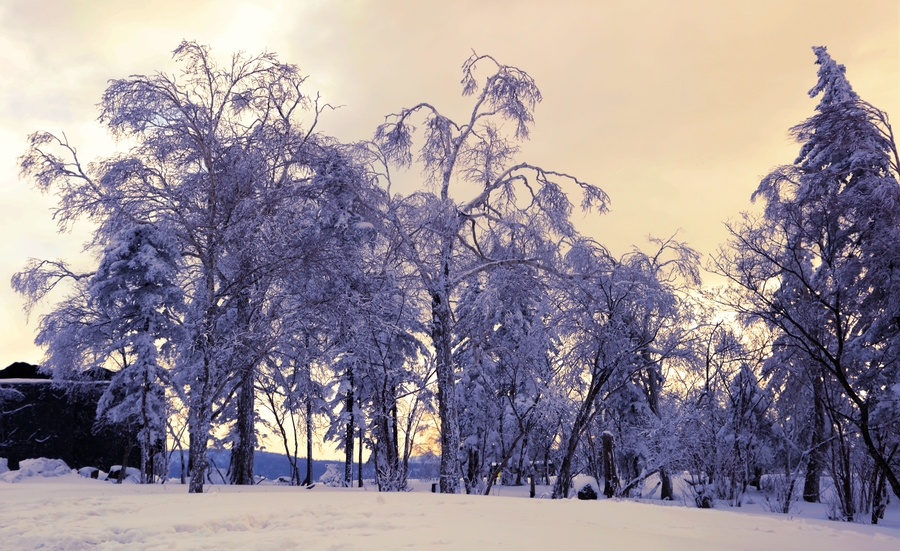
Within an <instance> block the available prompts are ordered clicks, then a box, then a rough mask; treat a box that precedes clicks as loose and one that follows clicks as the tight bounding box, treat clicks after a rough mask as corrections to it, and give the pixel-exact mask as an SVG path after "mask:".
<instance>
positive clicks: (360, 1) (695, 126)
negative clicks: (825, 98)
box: [0, 0, 900, 367]
mask: <svg viewBox="0 0 900 551" xmlns="http://www.w3.org/2000/svg"><path fill="white" fill-rule="evenodd" d="M122 4H130V3H127V2H115V1H98V0H83V1H69V2H61V1H50V0H21V1H20V0H4V1H3V2H2V3H0V74H2V75H3V78H2V79H0V205H2V208H3V211H2V216H0V327H2V328H3V331H2V332H0V367H2V366H5V365H7V364H9V363H11V362H13V361H17V360H23V361H30V362H38V361H40V358H41V352H40V351H39V350H38V349H36V348H35V347H34V345H32V344H31V341H32V340H33V333H34V327H35V322H36V319H35V318H36V317H37V315H39V312H38V313H37V314H35V315H33V316H32V319H31V321H30V323H29V324H27V325H26V323H25V317H24V315H23V314H22V312H21V299H20V298H19V297H18V296H16V295H15V294H14V293H13V292H12V291H11V290H10V289H9V287H8V283H7V282H8V281H9V277H10V276H11V275H12V273H13V272H15V271H16V270H18V269H20V268H21V266H22V265H23V264H24V263H25V261H26V259H27V258H28V257H44V258H46V257H50V258H55V257H63V258H68V259H70V260H75V261H76V263H78V262H79V261H80V262H81V264H82V265H84V266H89V259H84V258H81V259H80V260H79V256H80V255H81V243H83V242H84V240H85V235H86V234H85V232H86V231H88V230H89V229H90V228H89V227H88V226H87V225H86V224H81V225H79V226H78V227H76V230H75V232H73V233H72V234H66V235H58V234H56V233H55V226H54V223H53V222H52V220H50V215H49V211H48V208H49V207H50V206H51V205H52V204H53V201H52V198H50V197H42V196H40V195H39V194H38V193H37V192H35V191H33V190H31V189H30V186H29V184H28V183H26V182H21V181H19V180H18V178H17V170H16V167H15V160H16V157H17V156H18V155H20V154H21V153H22V152H23V150H24V148H25V136H26V135H27V134H28V133H29V132H32V131H34V130H37V129H42V130H49V131H51V132H62V131H65V132H66V133H67V135H68V136H69V138H70V140H71V141H72V143H73V144H75V145H76V146H77V147H78V149H79V153H80V154H81V155H82V156H83V157H84V158H86V159H93V158H94V157H96V156H98V155H102V154H106V153H109V152H111V151H112V150H113V149H112V148H113V147H114V144H113V143H112V142H111V141H110V140H109V139H108V138H107V137H106V136H105V134H104V132H103V129H102V128H100V127H99V125H98V124H97V123H96V116H97V110H96V106H95V105H96V103H97V101H99V99H100V95H101V93H102V91H103V89H104V87H105V85H106V81H107V80H108V79H111V78H120V77H124V76H127V75H128V74H132V73H147V72H152V71H154V70H166V71H172V70H173V69H174V65H173V64H172V62H171V61H170V52H171V50H172V49H173V48H174V47H175V46H176V45H177V44H178V42H179V41H180V40H181V39H182V38H187V39H194V40H197V41H198V42H201V43H205V44H209V45H211V46H212V47H213V49H214V55H215V54H218V55H219V56H223V57H224V56H228V55H229V54H230V53H231V52H233V51H234V50H238V49H242V50H246V51H248V52H251V53H254V52H259V51H261V50H262V49H269V50H271V51H275V52H277V53H278V54H279V55H280V57H281V59H282V60H284V61H288V62H292V63H296V64H298V65H299V66H300V67H301V68H302V70H303V71H304V72H305V73H306V74H308V75H310V78H309V80H308V84H309V87H308V91H309V92H311V93H314V92H315V91H319V92H321V93H322V95H323V97H324V99H325V100H327V101H329V102H331V103H333V104H339V105H342V106H343V107H341V108H340V109H339V110H338V111H336V112H334V113H331V114H328V115H327V116H326V118H325V120H324V122H323V124H322V126H321V129H322V130H323V131H325V132H327V133H329V134H333V135H335V136H337V137H338V138H341V139H344V140H348V141H349V140H358V139H365V138H368V137H371V134H372V131H373V130H374V128H375V126H377V125H378V124H379V123H380V122H381V121H382V120H383V116H384V115H385V114H387V113H390V112H392V111H396V110H397V109H399V108H400V107H403V106H408V105H410V104H412V103H414V102H418V101H426V100H427V101H429V102H431V103H433V104H434V105H436V106H437V107H438V108H439V109H441V110H442V111H443V112H444V113H445V114H447V115H449V116H451V118H455V117H460V118H461V117H462V116H464V114H465V109H466V105H467V101H466V99H464V98H461V97H460V95H459V92H460V85H459V79H460V72H459V67H460V65H461V63H462V62H463V61H464V60H465V59H466V58H467V57H468V55H469V54H470V53H471V51H472V49H474V50H476V51H477V52H479V53H490V54H492V55H493V56H494V57H496V58H497V59H498V60H500V61H501V62H503V63H507V64H511V65H516V66H518V67H519V68H521V69H523V70H525V71H527V72H528V73H530V74H531V75H532V76H533V77H534V78H535V79H536V81H537V83H538V86H539V87H540V88H541V91H542V93H543V96H544V101H543V103H542V104H541V105H539V106H538V110H537V113H536V125H535V128H534V132H533V134H532V140H531V142H529V143H527V144H525V145H524V147H523V151H522V155H521V159H522V160H527V161H529V162H531V163H535V164H541V165H543V166H545V167H546V168H551V169H554V170H561V171H565V172H568V173H571V174H574V175H577V176H578V177H579V178H580V179H582V180H585V181H589V182H591V183H594V184H597V185H599V186H600V187H602V188H603V189H604V190H605V191H606V192H607V193H609V195H610V196H611V198H612V205H611V209H612V211H611V212H610V213H609V214H607V215H604V216H602V217H598V216H597V215H595V214H594V215H588V216H587V217H584V218H582V217H581V216H580V215H577V217H578V218H579V220H580V222H579V226H580V228H581V229H582V230H583V231H584V232H587V233H590V234H591V235H593V236H594V237H596V238H597V239H598V240H599V241H601V242H602V243H604V244H606V245H607V246H608V247H609V248H610V249H611V250H612V251H613V252H615V253H618V254H620V253H622V252H624V251H626V250H628V249H629V248H630V247H631V246H632V245H638V246H644V245H645V244H646V240H645V237H646V236H647V235H648V234H652V235H655V236H660V237H667V236H669V235H671V234H673V233H674V232H676V231H679V230H680V231H681V233H680V237H681V238H682V239H683V240H685V241H687V242H688V243H689V244H690V245H692V246H693V247H694V248H696V249H697V250H699V251H700V252H701V253H704V254H710V253H712V252H714V251H715V249H716V247H717V246H718V245H719V244H720V243H721V242H722V241H724V240H725V238H726V234H725V231H724V228H723V225H722V222H723V221H725V220H727V219H729V218H733V217H735V216H737V215H738V214H739V212H740V211H741V210H745V209H748V208H750V207H751V205H750V202H749V197H750V193H751V192H752V191H753V190H754V189H755V187H756V184H757V182H758V181H759V178H760V177H761V176H762V175H763V174H765V173H766V172H768V170H769V169H770V168H772V167H773V166H775V165H777V164H782V163H788V162H791V161H792V160H793V158H794V156H795V155H796V153H797V146H796V145H795V144H792V143H791V142H790V140H789V138H788V136H787V129H788V128H789V127H790V126H792V125H793V124H796V123H798V122H800V121H801V120H802V119H804V118H805V117H807V116H809V115H811V114H812V109H813V107H814V106H815V103H816V102H815V101H814V100H810V99H809V98H808V97H807V96H806V91H807V90H808V89H809V88H811V87H812V86H813V84H814V83H815V81H816V77H815V72H816V66H815V65H813V61H814V57H813V54H812V52H811V50H810V46H813V45H820V44H824V45H827V46H828V49H829V52H830V53H831V54H832V56H833V57H834V58H835V59H836V60H838V62H840V63H843V64H845V65H846V66H847V74H848V77H849V79H850V81H851V83H852V84H853V86H854V88H855V90H856V91H857V92H858V93H859V94H860V95H861V96H862V97H863V98H864V99H866V100H868V101H869V102H871V103H873V104H874V105H876V106H878V107H880V108H881V109H883V110H885V111H887V112H888V113H889V114H895V116H896V117H900V2H897V0H855V1H854V2H852V3H851V2H847V1H846V0H827V1H802V0H754V1H749V0H745V1H729V0H689V1H686V0H679V1H678V2H673V1H665V0H656V1H640V0H632V1H628V2H624V1H623V2H612V1H599V0H598V1H569V2H566V1H554V2H550V1H548V0H523V1H515V0H495V1H489V0H481V1H450V0H443V1H426V0H418V1H416V0H380V1H378V0H347V1H342V2H341V1H326V0H315V1H303V0H300V1H297V0H294V1H286V0H285V1H279V0H273V1H263V0H261V1H258V2H237V1H233V2H195V1H184V0H181V1H177V2H176V1H153V0H150V1H145V2H141V3H140V4H139V5H138V3H134V4H135V5H134V6H124V7H123V6H122ZM851 6H852V7H851ZM415 177H416V173H415V172H413V173H412V174H410V175H409V178H410V179H413V178H415ZM708 281H712V280H711V279H708Z"/></svg>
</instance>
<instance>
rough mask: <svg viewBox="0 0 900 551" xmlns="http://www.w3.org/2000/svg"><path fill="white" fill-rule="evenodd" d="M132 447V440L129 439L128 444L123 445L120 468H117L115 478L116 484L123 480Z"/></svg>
mask: <svg viewBox="0 0 900 551" xmlns="http://www.w3.org/2000/svg"><path fill="white" fill-rule="evenodd" d="M133 447H134V441H133V440H131V439H129V440H128V445H127V446H125V455H124V456H122V468H121V469H119V477H118V478H117V479H116V484H121V483H122V482H124V481H125V474H126V471H127V470H128V457H129V456H130V455H131V449H132V448H133Z"/></svg>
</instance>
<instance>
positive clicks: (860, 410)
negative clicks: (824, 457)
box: [713, 47, 900, 495]
mask: <svg viewBox="0 0 900 551" xmlns="http://www.w3.org/2000/svg"><path fill="white" fill-rule="evenodd" d="M813 50H814V53H815V55H816V63H817V64H818V65H819V71H818V77H819V79H818V82H817V83H816V85H815V86H814V87H813V88H812V89H811V90H810V96H811V97H816V96H819V95H821V98H820V101H819V104H818V105H817V106H816V114H815V115H813V116H812V117H810V118H809V119H807V120H806V121H804V122H802V123H800V124H799V125H797V126H795V127H794V128H793V129H792V134H793V136H794V137H795V138H796V139H797V141H798V142H800V144H801V149H800V154H799V155H798V157H797V159H796V161H795V162H794V163H793V164H792V165H787V166H782V167H779V168H777V169H776V170H774V171H773V172H772V173H770V174H769V175H768V176H766V177H765V178H764V179H763V180H762V182H761V183H760V186H759V188H758V189H757V191H756V192H755V193H754V195H753V197H754V199H762V200H763V201H764V202H765V211H764V214H763V215H762V216H760V217H755V216H751V215H745V216H744V218H743V220H742V221H741V222H739V223H737V224H732V225H730V231H731V241H730V243H729V245H728V248H725V249H723V250H722V251H721V253H720V254H719V256H718V257H717V258H716V259H715V260H714V263H713V268H714V269H715V270H716V271H717V272H718V273H720V274H722V275H724V276H726V277H727V278H728V279H730V280H731V282H732V283H733V284H734V286H735V288H736V291H735V294H734V295H733V296H732V298H731V299H730V301H729V302H730V305H731V306H732V307H734V308H735V309H736V310H737V311H739V312H741V313H743V314H744V315H745V316H746V317H747V318H748V319H753V318H757V319H762V320H764V321H765V322H767V323H768V324H770V326H771V327H773V328H774V329H775V330H776V331H777V334H776V339H778V342H779V345H780V346H782V347H785V348H788V349H790V350H791V351H792V352H793V353H795V354H796V355H798V356H800V357H802V358H803V362H801V363H802V364H803V365H806V366H809V367H811V368H814V369H815V370H816V371H817V376H821V377H822V378H823V380H824V383H825V385H826V388H834V392H835V394H834V397H835V399H837V400H839V403H835V404H834V409H833V412H834V413H839V417H840V418H841V422H842V423H848V424H849V426H850V427H852V429H853V431H855V432H856V431H858V434H859V437H860V438H861V440H862V442H863V443H864V445H865V448H866V450H867V452H868V454H869V455H870V457H871V458H872V460H873V462H874V464H875V466H876V467H877V469H878V470H879V472H880V473H882V474H883V475H884V476H885V477H886V479H887V481H888V483H889V484H890V485H891V487H892V488H893V491H894V493H896V494H898V495H900V478H898V472H900V454H897V453H896V451H895V450H896V449H897V448H896V446H897V445H898V442H900V434H898V430H897V425H896V424H892V423H891V422H890V420H891V419H893V418H894V415H893V413H892V412H895V411H896V409H897V407H898V396H897V394H896V390H895V389H896V388H897V383H898V381H900V362H897V360H896V358H897V357H898V352H900V351H898V345H900V326H898V324H897V322H896V320H897V319H898V318H900V272H898V270H897V266H900V186H898V180H897V178H898V172H897V170H898V155H897V148H896V144H895V142H894V140H893V135H892V133H891V128H890V125H889V124H888V119H887V115H886V114H884V113H883V112H882V111H880V110H878V109H876V108H875V107H873V106H872V105H870V104H868V103H866V102H864V101H863V100H862V99H860V98H859V96H858V95H857V94H856V92H855V91H853V89H852V87H851V86H850V83H849V82H848V80H847V78H846V75H845V68H844V66H843V65H839V64H837V63H836V62H835V61H834V60H833V59H832V58H831V56H830V55H829V54H828V52H827V51H826V49H825V48H824V47H816V48H813Z"/></svg>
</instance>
